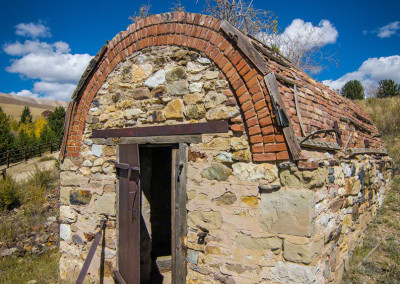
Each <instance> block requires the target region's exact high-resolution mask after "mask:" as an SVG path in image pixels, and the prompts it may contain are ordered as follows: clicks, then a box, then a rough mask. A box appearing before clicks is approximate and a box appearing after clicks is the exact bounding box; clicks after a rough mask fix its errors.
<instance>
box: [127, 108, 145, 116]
mask: <svg viewBox="0 0 400 284" xmlns="http://www.w3.org/2000/svg"><path fill="white" fill-rule="evenodd" d="M141 114H144V111H142V110H141V109H139V108H134V109H127V110H125V111H124V117H125V118H126V119H134V118H137V117H138V116H140V115H141Z"/></svg>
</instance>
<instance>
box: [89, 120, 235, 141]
mask: <svg viewBox="0 0 400 284" xmlns="http://www.w3.org/2000/svg"><path fill="white" fill-rule="evenodd" d="M228 130H229V124H228V121H227V120H220V121H209V122H205V123H192V124H176V125H162V126H146V127H131V128H120V129H104V130H98V129H93V133H92V138H109V137H147V136H172V135H194V134H204V133H225V132H228Z"/></svg>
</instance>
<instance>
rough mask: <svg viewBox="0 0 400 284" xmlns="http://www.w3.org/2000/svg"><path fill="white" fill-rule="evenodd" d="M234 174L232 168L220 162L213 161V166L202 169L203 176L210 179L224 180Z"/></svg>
mask: <svg viewBox="0 0 400 284" xmlns="http://www.w3.org/2000/svg"><path fill="white" fill-rule="evenodd" d="M231 174H232V170H231V169H230V168H228V167H227V166H225V165H223V164H220V163H211V167H209V168H205V169H203V170H202V171H201V176H202V177H203V178H207V179H209V180H217V181H224V180H227V179H228V177H229V176H230V175H231Z"/></svg>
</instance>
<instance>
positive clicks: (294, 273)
mask: <svg viewBox="0 0 400 284" xmlns="http://www.w3.org/2000/svg"><path fill="white" fill-rule="evenodd" d="M317 272H319V270H318V269H317V268H316V267H314V266H304V265H299V264H295V263H290V262H282V261H278V262H277V263H276V265H275V267H272V268H271V272H270V275H271V278H272V280H273V281H275V282H277V283H282V284H283V283H285V284H302V283H307V284H313V283H317V280H316V279H317V277H316V274H317Z"/></svg>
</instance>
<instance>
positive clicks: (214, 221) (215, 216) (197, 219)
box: [188, 211, 222, 231]
mask: <svg viewBox="0 0 400 284" xmlns="http://www.w3.org/2000/svg"><path fill="white" fill-rule="evenodd" d="M188 225H189V226H190V227H191V228H200V229H201V230H204V229H206V230H208V231H210V230H217V229H220V228H221V226H222V216H221V213H220V212H216V211H208V212H203V211H189V212H188Z"/></svg>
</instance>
